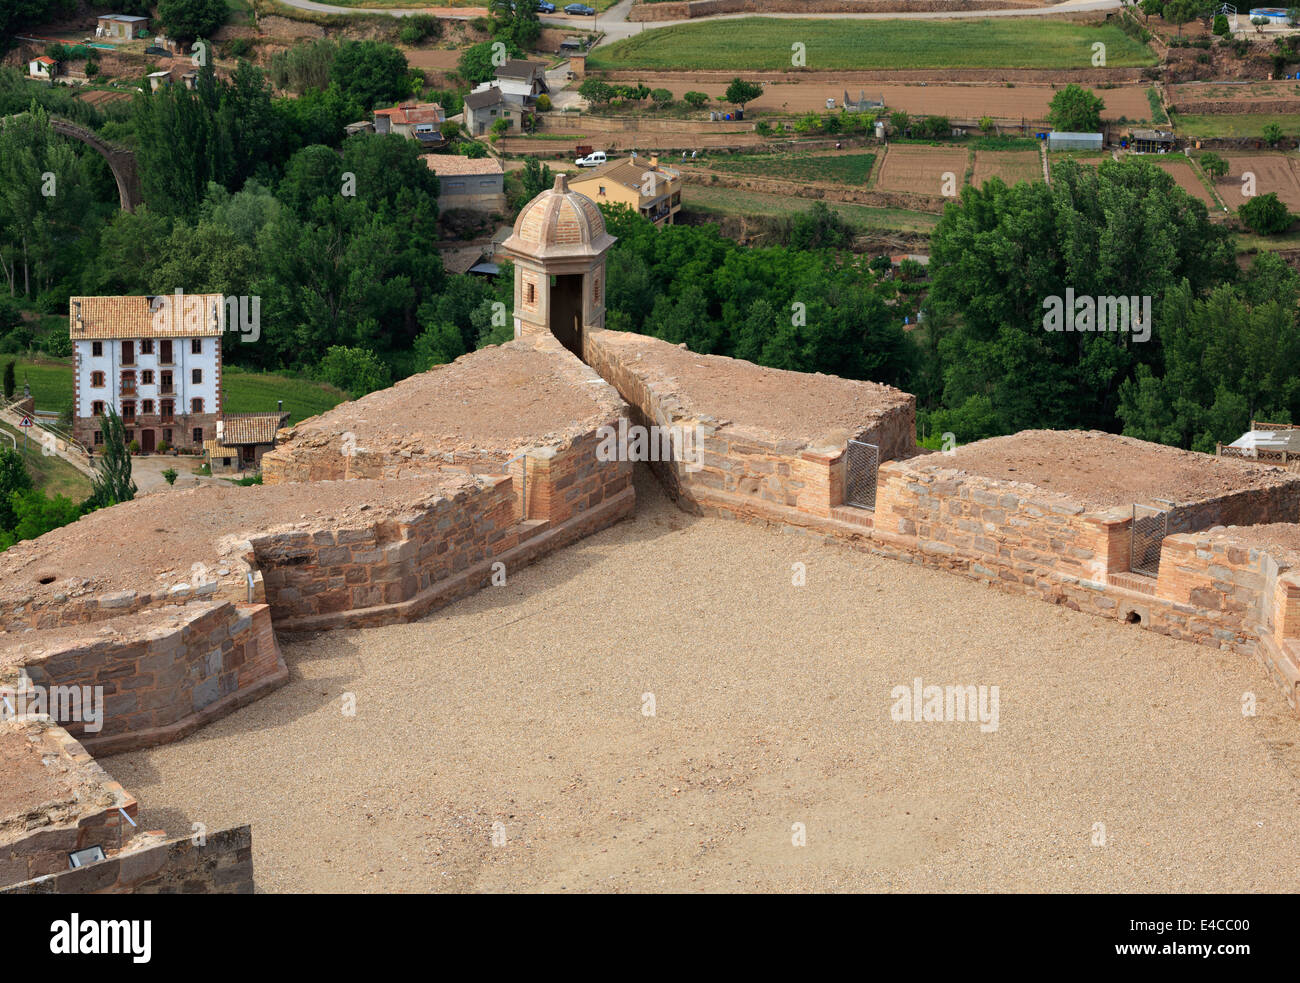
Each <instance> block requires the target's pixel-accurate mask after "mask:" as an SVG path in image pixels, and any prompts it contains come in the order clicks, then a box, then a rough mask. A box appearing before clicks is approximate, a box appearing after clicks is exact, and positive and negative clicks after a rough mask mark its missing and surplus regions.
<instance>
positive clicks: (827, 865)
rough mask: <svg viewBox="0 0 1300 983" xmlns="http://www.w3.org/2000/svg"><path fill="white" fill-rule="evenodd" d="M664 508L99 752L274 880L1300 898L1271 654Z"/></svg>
mask: <svg viewBox="0 0 1300 983" xmlns="http://www.w3.org/2000/svg"><path fill="white" fill-rule="evenodd" d="M637 496H638V509H637V515H636V517H635V518H634V519H632V520H630V521H628V522H624V523H622V524H620V525H618V526H616V527H614V528H612V529H608V530H605V531H604V532H602V533H600V534H598V535H596V536H593V537H591V538H589V539H586V540H582V541H580V542H579V543H577V544H575V545H573V546H570V547H568V548H566V549H564V550H562V551H560V552H559V553H557V554H555V555H553V556H551V557H549V558H547V559H545V560H543V561H542V562H540V563H538V564H536V565H534V566H531V567H528V568H525V569H521V570H518V571H509V579H508V583H507V584H506V586H504V587H495V588H489V589H486V590H484V591H482V592H480V593H479V594H477V595H475V596H473V597H471V598H468V599H466V600H463V601H460V602H458V603H456V604H453V605H452V606H450V607H448V608H445V609H443V610H441V611H438V612H435V613H434V614H433V615H432V616H430V617H429V618H428V619H426V620H424V621H422V622H419V623H416V624H410V625H398V626H392V627H388V628H378V629H370V630H363V631H362V630H358V631H338V632H333V633H330V634H326V635H321V636H318V637H315V638H311V639H303V640H299V641H296V642H292V643H288V644H286V645H285V646H284V652H285V658H286V659H287V661H288V663H289V666H290V669H291V674H292V678H291V681H290V682H289V684H288V685H286V686H285V687H284V688H282V689H280V690H278V691H277V692H275V693H273V694H271V695H270V696H268V697H266V698H264V699H262V700H261V701H259V702H257V703H255V704H253V705H252V706H249V707H247V708H245V709H243V710H241V711H239V712H237V713H235V714H233V715H232V716H230V717H227V718H225V719H223V720H220V721H218V722H216V723H214V724H211V725H210V726H208V727H206V728H204V729H203V730H201V731H199V732H198V733H197V734H195V735H193V736H191V737H190V738H188V739H186V740H184V741H182V742H180V743H178V744H173V745H170V746H166V747H160V748H154V749H151V750H148V751H141V752H136V753H132V754H125V755H119V756H116V757H112V758H106V759H103V760H102V761H101V763H102V764H103V765H104V767H105V768H106V769H107V770H108V772H109V773H110V774H111V775H113V777H114V778H116V779H117V780H118V781H120V782H121V783H122V784H123V785H124V786H125V787H126V789H127V790H128V791H130V792H131V793H132V794H133V795H135V796H136V797H137V798H138V799H139V800H140V802H141V806H142V808H141V827H142V828H166V829H168V830H169V831H171V832H174V833H177V834H179V833H182V832H187V831H189V830H190V828H191V824H192V823H203V824H205V825H206V826H207V828H208V829H210V830H216V829H218V828H221V827H224V826H228V825H234V824H238V823H243V822H251V823H252V824H253V851H254V864H255V874H256V879H257V884H258V888H259V890H261V891H384V892H421V891H538V890H544V891H561V890H563V891H757V890H784V891H804V890H813V891H1029V890H1043V891H1079V890H1100V891H1290V890H1293V889H1294V887H1295V884H1296V883H1297V881H1298V880H1300V855H1297V853H1296V851H1295V848H1294V845H1295V843H1296V842H1297V840H1300V810H1298V809H1297V808H1296V805H1297V789H1298V788H1300V778H1298V776H1300V752H1298V751H1297V747H1296V743H1295V742H1296V740H1297V738H1298V737H1300V721H1297V720H1296V719H1294V718H1293V717H1291V716H1290V715H1289V711H1288V709H1287V707H1286V705H1285V703H1284V701H1283V700H1282V698H1281V696H1280V695H1278V694H1277V693H1276V691H1275V689H1274V688H1273V684H1272V683H1271V682H1269V681H1268V679H1267V678H1266V677H1265V675H1264V672H1263V670H1262V668H1260V667H1259V666H1258V665H1257V664H1256V663H1255V662H1254V661H1251V660H1248V659H1243V658H1240V657H1238V656H1234V655H1230V654H1227V653H1222V652H1218V651H1215V650H1212V649H1209V648H1204V647H1198V646H1194V645H1190V644H1186V643H1181V642H1176V641H1173V640H1170V639H1167V638H1164V637H1162V636H1160V635H1156V634H1152V633H1149V632H1145V631H1142V630H1141V629H1139V628H1137V627H1136V626H1131V625H1122V624H1119V623H1117V622H1109V621H1103V620H1101V619H1098V618H1094V617H1090V616H1087V615H1082V614H1076V613H1074V612H1071V611H1068V610H1065V609H1062V608H1057V607H1052V606H1050V605H1046V604H1043V603H1042V602H1039V601H1034V600H1029V599H1022V598H1018V597H1012V596H1009V595H1005V594H1002V593H1000V592H997V591H994V590H992V589H990V588H987V587H984V586H981V585H979V584H976V583H973V582H968V581H966V580H964V579H962V578H960V577H957V576H953V575H951V574H945V573H941V572H937V571H930V570H925V569H920V568H915V567H912V566H910V565H907V564H904V563H899V562H893V561H889V560H884V559H881V558H877V557H874V556H871V555H869V554H866V553H861V552H857V551H853V550H850V549H847V548H844V547H841V546H824V545H819V544H814V543H812V542H810V541H808V540H806V539H804V538H802V537H799V536H793V535H789V534H784V533H780V532H773V531H768V530H766V529H762V528H759V527H755V526H749V525H743V524H739V523H736V522H731V521H727V520H721V519H697V518H694V517H692V516H688V515H686V514H684V513H681V512H679V511H678V510H677V509H676V508H675V507H674V506H673V505H672V504H671V503H670V502H668V501H667V499H666V498H665V497H664V495H663V493H662V491H661V490H660V489H659V486H658V485H657V484H656V483H655V482H654V480H653V479H652V478H651V477H650V476H649V474H648V473H647V472H645V471H644V469H643V468H642V470H640V472H639V473H638V475H637ZM795 563H802V564H805V565H806V577H807V583H806V585H805V586H794V585H793V584H792V582H791V581H792V564H795ZM917 677H920V678H921V679H922V680H923V684H922V685H931V684H934V685H940V686H944V685H974V686H987V687H993V686H996V687H998V688H999V715H998V727H997V730H996V731H991V732H987V733H986V732H982V731H981V727H980V724H979V723H978V722H938V721H936V722H895V721H894V720H893V719H891V707H893V706H894V705H895V703H896V701H895V700H894V699H893V698H891V690H893V688H894V687H896V686H905V687H908V689H909V690H910V688H911V686H912V682H913V680H914V679H915V678H917ZM1246 693H1253V694H1255V696H1256V697H1257V699H1258V709H1257V715H1255V716H1244V715H1243V713H1242V700H1243V694H1246ZM345 694H355V706H356V710H355V714H354V715H352V716H348V715H346V714H345V713H344V712H343V707H344V701H345ZM646 694H653V698H652V699H653V710H654V714H653V715H648V714H647V713H646V712H643V711H646V710H648V709H650V706H649V703H650V700H651V697H649V696H647V695H646ZM498 823H499V824H500V825H499V826H495V827H494V824H498ZM796 824H802V827H801V828H802V830H803V831H804V832H805V835H806V845H804V846H795V845H793V843H792V837H794V836H795V835H796V832H795V830H794V827H795V825H796ZM1098 824H1101V825H1098ZM494 829H495V835H496V838H497V840H498V842H499V841H500V840H502V839H504V844H503V845H494V843H493V837H494ZM1103 837H1104V845H1102V842H1103Z"/></svg>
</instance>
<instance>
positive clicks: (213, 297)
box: [68, 294, 226, 454]
mask: <svg viewBox="0 0 1300 983" xmlns="http://www.w3.org/2000/svg"><path fill="white" fill-rule="evenodd" d="M225 323H226V309H225V304H224V301H223V298H222V297H221V295H220V294H186V295H183V296H180V297H176V296H169V295H162V296H157V297H142V296H136V297H73V298H71V299H70V301H69V303H68V333H69V336H70V337H71V338H72V348H73V366H74V368H73V424H72V429H73V436H74V438H75V439H76V440H77V441H79V442H80V443H81V444H82V445H84V446H86V447H90V448H94V447H97V446H99V445H100V444H102V443H103V435H102V433H101V432H100V427H99V424H100V419H99V418H100V417H101V416H102V415H103V414H104V413H105V412H107V411H108V410H109V409H113V410H115V411H116V412H117V413H118V415H120V416H121V417H122V423H123V424H124V426H125V428H126V439H127V443H130V442H131V441H132V440H135V441H138V442H139V444H140V450H141V452H142V453H146V454H147V453H151V452H153V451H155V450H157V449H158V448H159V447H160V446H161V445H163V444H167V445H169V446H171V447H176V448H182V449H193V450H196V451H197V450H200V449H201V448H202V447H203V442H204V441H205V440H210V439H212V438H214V437H215V436H216V433H217V420H218V419H219V418H220V416H221V335H222V331H223V330H224V328H225Z"/></svg>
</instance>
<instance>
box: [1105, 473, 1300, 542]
mask: <svg viewBox="0 0 1300 983" xmlns="http://www.w3.org/2000/svg"><path fill="white" fill-rule="evenodd" d="M1130 514H1131V513H1130ZM1268 522H1300V482H1294V483H1292V484H1289V485H1279V486H1277V487H1274V488H1245V489H1242V490H1241V491H1236V492H1230V493H1228V494H1226V495H1221V496H1220V497H1218V498H1212V499H1209V500H1208V501H1204V502H1193V503H1191V504H1190V505H1182V504H1178V505H1177V506H1176V507H1175V508H1174V509H1173V510H1172V511H1171V512H1170V513H1169V530H1168V531H1169V533H1170V534H1174V533H1186V532H1199V531H1200V530H1202V529H1212V528H1213V527H1214V526H1255V525H1261V524H1263V523H1268Z"/></svg>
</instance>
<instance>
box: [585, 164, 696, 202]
mask: <svg viewBox="0 0 1300 983" xmlns="http://www.w3.org/2000/svg"><path fill="white" fill-rule="evenodd" d="M647 173H649V174H653V175H654V189H655V190H654V194H651V195H645V194H643V195H642V197H643V198H656V197H658V196H659V195H661V194H663V193H664V190H665V187H666V186H667V185H668V184H669V183H670V182H672V181H676V180H678V179H679V178H680V177H681V174H680V173H679V172H678V171H675V170H673V169H672V168H671V167H663V166H661V165H658V164H655V165H652V164H651V163H650V158H648V157H623V158H621V159H619V160H611V161H609V162H608V163H606V164H601V165H600V166H599V167H597V168H595V169H593V170H590V171H587V172H585V173H582V174H575V175H574V176H573V179H572V182H571V183H572V185H573V187H574V190H576V191H581V192H582V193H583V194H584V195H591V194H592V191H591V183H592V182H593V181H600V182H603V183H609V182H611V181H612V182H615V183H617V184H621V185H622V186H623V187H625V188H629V189H631V190H632V191H640V190H641V187H642V185H643V182H644V181H645V176H646V174H647Z"/></svg>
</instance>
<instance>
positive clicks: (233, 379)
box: [221, 365, 348, 423]
mask: <svg viewBox="0 0 1300 983" xmlns="http://www.w3.org/2000/svg"><path fill="white" fill-rule="evenodd" d="M221 381H222V383H223V388H224V389H225V393H226V398H225V411H226V412H227V413H264V412H269V411H271V410H274V409H275V403H276V400H279V399H282V400H284V408H285V410H286V412H288V413H289V422H290V423H297V422H298V421H300V420H305V419H307V417H309V416H315V415H316V414H318V413H324V412H325V411H326V410H328V409H333V408H334V407H335V406H337V405H338V404H339V403H341V402H343V401H344V400H345V399H347V398H348V397H347V394H346V393H342V392H339V390H337V389H335V388H334V387H333V386H327V385H326V384H325V383H323V382H312V381H310V380H308V379H291V378H289V377H287V376H283V375H272V374H270V373H262V372H246V371H244V370H243V369H239V368H236V367H235V366H233V365H227V366H223V367H222V370H221Z"/></svg>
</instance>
